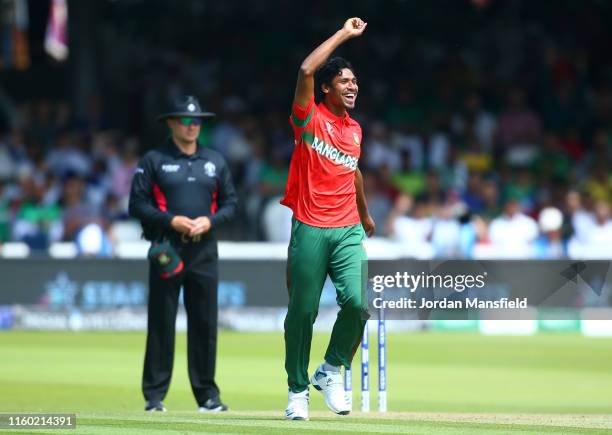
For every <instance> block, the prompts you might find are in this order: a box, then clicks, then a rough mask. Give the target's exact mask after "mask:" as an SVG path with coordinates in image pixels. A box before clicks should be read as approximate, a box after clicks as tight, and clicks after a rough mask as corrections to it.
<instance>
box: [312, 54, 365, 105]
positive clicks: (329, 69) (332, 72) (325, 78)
mask: <svg viewBox="0 0 612 435" xmlns="http://www.w3.org/2000/svg"><path fill="white" fill-rule="evenodd" d="M344 68H348V69H350V70H351V71H353V74H355V70H354V69H353V65H351V63H350V62H349V61H348V60H346V59H344V58H343V57H332V58H330V59H328V60H327V61H326V62H325V63H324V64H323V65H321V66H320V67H319V69H318V70H317V71H316V72H315V89H316V90H317V95H318V96H319V98H320V99H322V98H323V96H324V95H323V91H321V85H322V84H324V83H325V84H326V85H329V86H331V84H332V81H333V80H334V77H336V76H337V75H338V74H340V71H342V70H343V69H344Z"/></svg>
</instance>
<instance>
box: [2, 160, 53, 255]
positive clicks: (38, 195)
mask: <svg viewBox="0 0 612 435" xmlns="http://www.w3.org/2000/svg"><path fill="white" fill-rule="evenodd" d="M19 188H20V194H19V203H18V205H17V206H16V215H15V221H14V223H13V238H14V240H18V241H22V242H25V243H26V244H27V245H28V246H29V247H30V249H33V250H44V249H47V248H48V247H49V244H50V243H51V242H54V241H58V240H59V239H60V237H61V234H62V221H61V210H60V208H59V207H58V206H57V204H44V203H43V201H42V196H43V189H42V186H41V185H39V184H38V183H37V182H36V181H35V179H34V177H33V176H32V175H31V174H30V173H29V172H28V171H23V172H22V173H21V174H20V175H19Z"/></svg>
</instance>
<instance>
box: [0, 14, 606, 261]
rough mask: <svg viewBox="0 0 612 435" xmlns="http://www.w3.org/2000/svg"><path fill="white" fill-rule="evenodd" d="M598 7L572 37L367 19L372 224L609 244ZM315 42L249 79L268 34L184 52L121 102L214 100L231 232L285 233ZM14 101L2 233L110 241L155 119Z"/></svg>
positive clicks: (424, 242)
mask: <svg viewBox="0 0 612 435" xmlns="http://www.w3.org/2000/svg"><path fill="white" fill-rule="evenodd" d="M587 12H588V11H587ZM587 12H585V13H587ZM279 13H280V12H279ZM587 18H588V17H587ZM596 18H597V17H590V18H588V19H589V20H591V21H590V22H591V23H592V26H591V28H590V29H585V32H583V33H581V38H582V39H579V38H578V39H576V40H575V41H571V42H568V40H567V38H565V37H564V35H563V34H562V33H560V32H551V31H546V30H544V28H543V27H537V26H535V27H534V26H526V25H525V26H522V27H521V26H514V27H513V26H512V25H510V24H508V23H507V22H503V23H501V24H500V23H499V22H495V17H492V18H491V25H490V26H488V27H483V28H481V29H479V30H478V31H476V30H475V31H474V33H473V35H472V36H471V37H470V38H466V39H465V40H464V41H463V44H462V45H461V46H460V47H459V48H457V46H455V45H452V44H446V43H444V42H441V41H434V40H433V39H431V40H419V41H413V43H411V44H410V46H409V47H407V46H405V45H403V42H402V41H403V40H404V39H405V37H406V36H405V35H402V34H401V33H400V32H397V31H396V32H391V31H389V32H385V31H381V32H379V33H378V34H377V33H375V32H374V31H372V35H367V37H364V38H363V41H364V42H363V44H362V45H354V46H352V47H350V48H349V49H348V50H347V52H343V53H341V54H343V55H346V57H348V58H349V59H350V60H351V61H352V62H353V64H354V65H355V67H356V74H357V76H358V78H359V82H360V93H359V97H358V100H357V108H356V110H355V112H354V113H352V116H353V117H355V118H356V119H357V120H358V121H359V122H360V123H361V124H362V127H363V132H364V140H363V146H362V158H361V160H360V167H361V169H362V172H363V173H364V180H365V188H366V195H367V198H368V202H369V207H370V213H371V214H372V217H373V218H374V220H375V221H376V223H377V235H378V236H379V237H384V238H387V239H389V240H395V241H398V242H400V244H401V245H402V246H403V247H404V249H405V253H406V254H407V255H411V256H415V257H420V258H432V257H436V258H488V257H491V256H497V257H504V258H542V259H545V258H565V257H567V256H572V257H583V258H587V257H589V258H590V257H593V258H612V210H611V206H612V169H611V168H612V166H611V162H612V69H606V68H604V67H602V66H601V65H600V63H601V57H600V54H601V53H600V52H598V51H597V46H595V45H593V44H591V39H589V32H588V31H587V30H589V31H591V33H593V34H594V35H599V36H601V35H600V34H597V33H596V32H598V31H599V32H605V31H607V30H605V29H603V30H602V25H601V23H600V24H599V27H598V23H599V21H598V20H597V19H596ZM585 19H586V18H585ZM500 20H501V18H500ZM600 21H601V20H600ZM114 37H117V34H115V35H114ZM305 39H306V38H305ZM228 41H229V40H228ZM243 42H244V41H243ZM316 42H318V41H317V39H316V38H314V37H313V39H312V40H309V39H308V40H299V41H292V43H293V44H296V45H295V46H293V47H291V48H287V50H291V58H292V60H291V62H292V63H291V64H288V65H280V64H278V63H274V61H271V63H270V64H269V65H267V67H268V68H267V69H264V68H263V67H262V68H259V69H254V70H253V71H252V75H253V76H252V77H251V78H249V79H248V80H246V79H245V80H243V81H242V82H236V71H237V72H239V73H241V74H245V73H246V70H248V68H249V65H257V63H253V62H257V57H254V56H257V55H256V53H265V52H266V49H265V47H264V45H265V44H266V43H269V41H267V42H266V38H265V37H262V41H261V42H257V41H254V40H248V42H246V43H245V44H246V46H245V47H244V48H243V50H244V51H243V52H244V56H243V58H242V62H240V60H239V59H236V58H232V59H231V60H230V59H229V58H227V59H225V58H223V57H214V55H212V54H211V55H210V56H211V57H210V58H203V59H202V60H200V61H194V60H193V59H192V58H189V59H188V58H187V57H181V55H180V54H177V56H176V57H175V58H173V59H174V60H172V61H171V63H172V65H173V67H172V68H165V69H164V68H160V69H158V70H156V71H157V72H156V73H151V69H147V71H149V73H150V74H151V75H150V76H149V77H148V79H147V80H146V84H143V85H142V86H140V87H139V88H138V95H136V96H134V95H132V96H131V97H130V98H131V99H130V100H129V102H128V103H126V104H127V105H128V106H129V107H136V108H138V104H142V105H146V106H147V108H146V109H145V108H144V107H141V109H140V111H141V112H142V113H144V114H146V116H147V119H148V120H150V119H153V115H154V114H155V113H151V109H150V107H154V105H153V104H152V102H154V101H155V100H156V98H157V99H159V95H161V94H166V96H168V97H171V96H174V95H176V94H180V93H196V94H197V95H198V96H200V97H201V99H202V100H203V102H204V103H205V106H207V108H210V109H213V110H214V111H217V112H218V115H219V116H218V119H217V120H216V121H215V122H214V123H213V124H204V126H203V128H202V136H201V138H200V139H201V142H202V143H203V144H204V146H208V147H212V148H214V149H216V150H218V151H219V152H221V153H222V154H223V155H224V156H225V158H226V159H227V161H228V163H229V164H230V167H231V169H232V174H233V177H234V182H235V184H236V186H237V188H238V191H239V195H240V211H239V216H238V217H237V219H236V220H235V222H233V223H232V224H231V225H230V226H228V227H227V228H224V229H223V230H222V232H221V238H223V239H230V240H273V241H284V240H287V239H288V235H289V225H290V212H289V211H288V210H287V209H285V208H284V207H282V206H280V205H279V204H278V200H279V198H280V196H282V194H283V191H284V187H285V182H286V179H287V173H288V164H289V160H290V158H291V153H292V149H293V138H292V133H291V130H290V127H289V123H288V115H289V108H290V101H291V97H292V92H293V80H294V79H295V74H296V72H297V68H298V66H299V62H300V58H301V57H304V56H306V55H307V54H308V52H309V50H311V49H312V48H313V47H314V44H315V43H316ZM230 43H231V41H229V42H228V44H230ZM258 43H259V44H263V45H262V46H259V45H257V44H258ZM278 44H281V45H282V44H283V41H279V42H278ZM309 44H310V45H309ZM140 49H141V51H146V50H142V47H140ZM258 50H259V51H258ZM230 51H231V50H230ZM262 55H263V54H262ZM218 56H221V55H218ZM293 58H295V59H293ZM369 59H377V60H379V62H371V61H370V60H369ZM224 61H227V62H226V63H227V64H228V65H229V66H223V64H224ZM143 62H145V63H146V62H152V60H151V59H149V60H143ZM146 64H147V65H149V64H150V63H146ZM378 65H384V68H379V67H378ZM283 67H284V68H285V69H283ZM230 68H231V69H232V71H234V72H228V69H230ZM164 71H165V72H164ZM281 71H283V72H282V73H281ZM194 77H196V79H194ZM281 77H282V78H281ZM162 84H163V85H162ZM160 86H163V89H162V90H160ZM152 95H155V97H153V96H152ZM138 102H140V103H138ZM134 105H136V106H134ZM159 107H160V109H161V105H160V106H159ZM14 111H15V113H16V115H15V116H14V117H13V119H14V120H15V121H14V122H12V123H11V124H10V125H9V127H7V128H6V131H3V132H1V134H0V242H6V241H23V242H25V243H27V244H28V245H29V246H30V247H31V248H32V249H34V250H36V249H38V250H44V249H47V248H48V246H49V244H50V243H53V242H57V241H77V242H78V241H79V236H83V234H84V229H85V230H86V231H87V233H86V235H87V236H88V237H87V240H91V238H92V237H93V239H95V241H96V242H95V243H93V244H92V246H94V247H95V249H93V248H92V249H87V248H82V247H81V248H80V249H81V252H83V253H86V254H87V253H95V254H100V255H112V253H113V246H115V245H116V243H118V242H120V241H121V239H122V237H123V236H122V235H123V234H125V233H124V232H121V231H114V229H113V228H116V224H117V222H120V223H121V222H124V221H125V220H126V219H127V218H128V217H127V215H126V204H127V200H128V195H129V186H130V181H131V177H132V174H133V171H134V168H135V166H136V164H137V161H138V158H139V155H140V154H142V153H143V152H144V151H146V149H149V148H151V147H152V146H154V145H156V144H157V143H161V141H162V140H163V139H164V137H163V133H162V135H161V136H160V137H157V143H151V141H152V139H151V138H150V137H148V136H147V134H146V132H144V131H142V130H139V128H142V125H143V123H142V122H140V121H138V120H136V121H134V122H133V124H132V125H129V126H127V127H126V126H118V125H116V123H113V122H112V121H111V118H112V117H111V116H109V115H110V114H109V109H107V108H105V101H104V98H103V97H102V96H100V95H93V96H91V98H90V100H89V103H88V105H87V109H86V110H85V111H84V113H74V111H73V109H72V107H71V105H70V104H69V103H68V102H66V101H58V100H48V99H34V100H28V101H22V102H19V103H18V104H15V107H14ZM135 118H137V117H135ZM147 122H148V121H147ZM145 125H146V123H145ZM128 132H129V133H128ZM143 138H146V142H147V143H142V142H143Z"/></svg>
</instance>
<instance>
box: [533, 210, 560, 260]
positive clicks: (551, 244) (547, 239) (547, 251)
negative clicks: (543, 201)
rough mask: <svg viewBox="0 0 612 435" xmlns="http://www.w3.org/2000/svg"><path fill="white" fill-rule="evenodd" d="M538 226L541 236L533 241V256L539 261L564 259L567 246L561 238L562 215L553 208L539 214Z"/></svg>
mask: <svg viewBox="0 0 612 435" xmlns="http://www.w3.org/2000/svg"><path fill="white" fill-rule="evenodd" d="M538 224H539V227H540V231H541V234H540V236H539V237H538V238H537V239H536V241H535V256H536V258H537V259H540V260H556V259H560V258H565V257H566V255H567V246H566V244H565V241H564V240H563V238H562V231H561V227H562V226H563V213H561V210H559V209H558V208H555V207H547V208H545V209H543V210H542V211H541V212H540V215H539V217H538Z"/></svg>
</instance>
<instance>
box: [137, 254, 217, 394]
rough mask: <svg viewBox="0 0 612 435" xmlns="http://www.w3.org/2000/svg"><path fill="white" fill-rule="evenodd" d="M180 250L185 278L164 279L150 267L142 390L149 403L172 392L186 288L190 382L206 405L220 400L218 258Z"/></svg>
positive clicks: (178, 276) (182, 275)
mask: <svg viewBox="0 0 612 435" xmlns="http://www.w3.org/2000/svg"><path fill="white" fill-rule="evenodd" d="M173 245H174V243H173ZM177 245H179V244H177ZM177 245H175V247H176V248H178V252H179V254H180V255H181V257H182V259H183V262H184V266H185V267H184V269H183V271H182V272H181V273H179V274H178V275H176V276H174V277H172V278H169V279H163V278H160V276H159V274H158V271H157V270H155V267H154V266H152V265H150V267H149V305H148V314H149V317H148V326H147V328H148V331H147V349H146V354H145V361H144V370H143V376H142V391H143V394H144V397H145V400H147V401H162V400H163V399H164V398H165V397H166V393H167V392H168V387H169V386H170V379H171V377H172V364H173V361H174V339H175V323H176V313H177V309H178V299H179V293H180V289H181V286H182V287H183V300H184V303H185V310H186V312H187V362H188V372H189V380H190V382H191V388H192V390H193V394H194V396H195V398H196V401H197V402H198V405H199V406H202V405H203V404H204V403H205V402H206V401H207V400H208V399H209V398H213V397H218V396H219V388H218V387H217V384H216V383H215V362H216V353H217V317H218V311H217V286H218V281H219V278H218V276H219V274H218V261H217V259H216V255H215V258H210V255H204V258H199V257H202V256H203V255H201V254H204V253H205V251H208V252H210V249H202V248H204V247H201V246H198V244H180V245H182V246H177ZM208 248H210V246H209V247H208ZM215 248H216V246H215ZM215 251H216V249H215ZM199 254H200V255H199ZM215 254H216V252H215Z"/></svg>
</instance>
